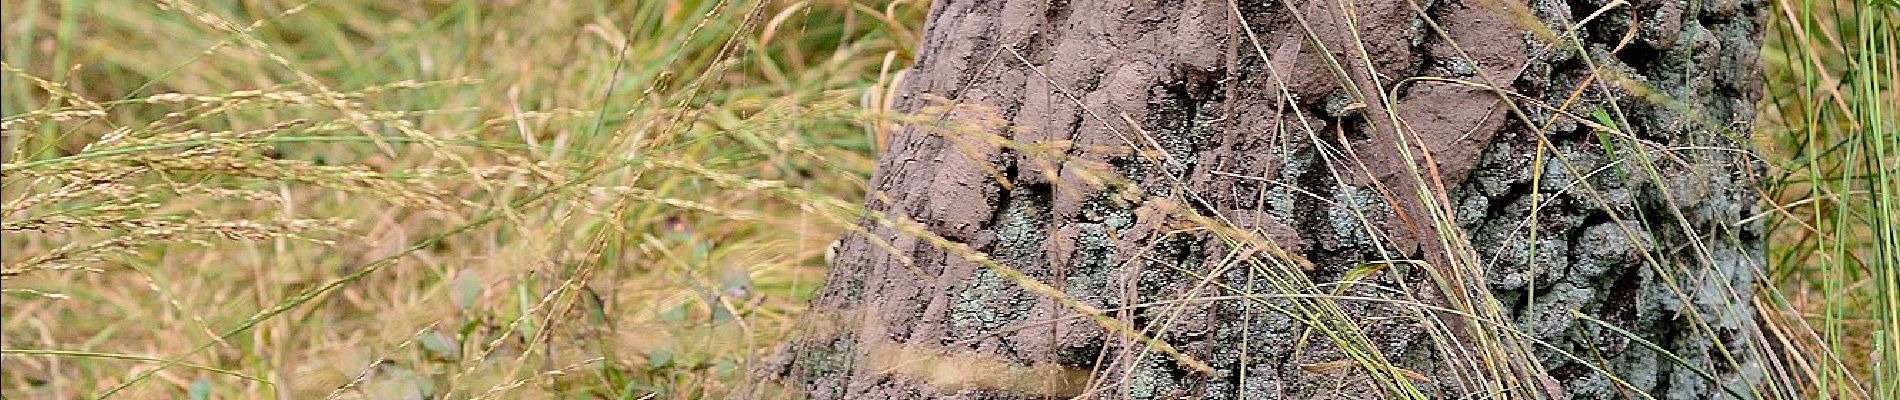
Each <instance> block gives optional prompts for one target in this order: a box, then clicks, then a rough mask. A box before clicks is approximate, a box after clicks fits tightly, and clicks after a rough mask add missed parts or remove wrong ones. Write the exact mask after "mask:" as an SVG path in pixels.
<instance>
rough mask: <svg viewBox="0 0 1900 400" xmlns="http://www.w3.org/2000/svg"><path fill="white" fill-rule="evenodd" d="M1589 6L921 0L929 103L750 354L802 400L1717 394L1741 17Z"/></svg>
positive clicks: (1725, 330)
mask: <svg viewBox="0 0 1900 400" xmlns="http://www.w3.org/2000/svg"><path fill="white" fill-rule="evenodd" d="M1507 3H1509V4H1507ZM1603 3H1609V1H1606V0H1569V1H1556V0H1530V1H1528V4H1524V3H1517V2H1509V1H1483V0H1411V1H1383V0H1381V1H1357V0H1338V1H1331V0H1329V1H1298V2H1286V1H1265V2H1263V1H1258V0H1247V1H1239V0H1232V1H1223V0H1176V1H1159V2H1150V1H1130V0H1101V1H1087V2H1070V1H1063V0H1055V1H1044V0H999V1H977V0H938V1H937V2H936V3H935V4H934V5H933V6H932V9H931V12H930V17H929V18H930V20H929V23H928V28H927V30H926V34H925V37H924V43H923V44H922V47H921V49H922V50H921V51H920V55H919V57H918V59H917V63H916V66H915V68H914V70H912V71H911V73H910V74H909V78H908V80H907V81H906V82H905V83H904V85H905V86H904V87H903V89H902V92H901V96H902V97H901V98H900V99H899V100H898V107H899V109H900V110H901V111H905V112H911V113H921V114H922V115H926V116H930V117H927V118H923V119H921V120H918V121H913V122H912V123H909V124H907V125H905V126H904V128H903V129H901V130H900V131H899V132H897V134H896V135H895V136H893V138H892V142H891V144H890V145H889V146H888V148H887V149H885V151H884V153H882V154H881V156H880V157H879V164H878V168H877V172H876V173H875V175H874V176H873V177H872V178H871V182H870V188H871V191H872V193H871V194H870V195H869V196H867V199H866V206H867V207H868V210H869V212H871V213H872V214H874V215H876V216H878V217H874V218H867V219H866V220H865V222H864V225H863V227H864V228H865V231H864V232H863V233H861V234H852V235H848V236H847V237H846V238H845V239H843V240H842V241H841V242H840V244H839V247H837V249H836V250H837V253H836V254H837V257H836V259H835V261H834V266H833V267H834V268H833V270H832V271H831V273H830V275H829V277H828V278H827V280H826V283H825V286H824V289H823V290H822V291H821V293H820V294H819V295H818V298H817V299H815V300H814V301H813V303H812V305H813V310H814V311H813V313H812V316H811V317H809V318H808V319H807V320H806V322H805V324H806V326H807V327H808V328H809V329H808V330H807V331H806V332H803V333H802V334H801V335H800V336H799V337H798V338H796V339H795V340H794V341H793V342H791V343H790V344H788V345H787V350H786V351H785V352H784V354H783V355H782V359H781V360H779V361H778V362H776V363H774V364H773V365H772V367H770V368H769V369H770V370H769V371H763V372H762V373H763V374H765V375H767V376H769V377H770V378H773V379H774V380H775V381H777V382H778V383H779V387H780V388H781V389H785V390H788V391H790V392H795V393H799V394H802V395H804V396H806V397H807V398H811V399H846V398H849V399H895V398H939V397H943V398H1045V397H1056V398H1069V397H1076V396H1082V397H1089V398H1136V399H1153V398H1248V399H1274V398H1292V399H1321V398H1328V399H1331V398H1341V399H1345V398H1435V399H1467V398H1511V399H1531V398H1552V399H1554V398H1569V399H1611V398H1642V397H1641V396H1639V395H1637V394H1636V393H1635V392H1644V393H1647V394H1649V395H1651V396H1653V397H1655V398H1659V399H1703V398H1718V397H1727V396H1730V395H1732V394H1740V395H1743V396H1750V394H1751V391H1752V390H1755V386H1756V385H1755V383H1758V382H1760V381H1761V380H1762V379H1764V377H1763V375H1764V374H1765V372H1764V371H1765V370H1766V369H1765V368H1764V367H1763V363H1764V362H1766V361H1764V360H1765V358H1764V357H1768V356H1767V355H1765V354H1763V352H1761V351H1760V348H1759V346H1755V343H1758V341H1759V338H1760V336H1761V333H1760V331H1759V329H1757V328H1756V327H1755V324H1754V321H1755V319H1754V318H1755V312H1754V309H1753V308H1752V306H1751V305H1750V304H1751V302H1750V299H1751V298H1752V291H1753V287H1754V282H1755V276H1756V275H1755V271H1758V270H1759V269H1760V268H1761V266H1762V259H1763V252H1762V248H1761V241H1762V232H1761V227H1760V225H1759V224H1758V223H1755V222H1753V221H1755V220H1754V219H1751V218H1749V217H1750V216H1753V215H1755V214H1756V213H1757V212H1758V210H1757V207H1756V205H1755V204H1756V202H1755V199H1756V196H1755V195H1754V194H1752V193H1753V192H1752V191H1751V190H1750V189H1749V186H1748V185H1749V182H1750V178H1751V177H1752V176H1753V172H1754V171H1755V170H1756V167H1755V166H1754V165H1753V164H1752V161H1750V160H1751V158H1749V157H1747V156H1746V154H1745V153H1744V152H1739V151H1734V149H1736V148H1737V147H1739V146H1741V145H1742V144H1743V142H1745V141H1744V140H1740V139H1738V138H1743V137H1745V135H1746V134H1747V132H1749V129H1750V124H1751V123H1752V120H1753V118H1754V108H1753V107H1754V102H1755V100H1756V99H1757V97H1758V96H1759V91H1760V90H1759V88H1758V85H1759V78H1758V77H1757V76H1758V72H1759V67H1758V65H1757V63H1758V60H1757V59H1758V52H1757V49H1758V46H1757V43H1758V42H1757V41H1758V35H1759V31H1760V29H1761V26H1762V20H1761V18H1760V17H1761V10H1760V8H1761V6H1763V5H1762V4H1760V2H1759V1H1758V0H1710V1H1700V2H1683V1H1666V0H1651V1H1641V0H1639V1H1635V2H1634V3H1637V4H1619V5H1618V6H1616V7H1612V8H1608V9H1606V10H1602V12H1599V10H1600V9H1603V8H1604V7H1605V6H1606V4H1603ZM1580 21H1581V27H1580V28H1579V29H1575V30H1574V31H1573V30H1571V29H1570V27H1572V26H1573V25H1578V24H1579V23H1580ZM1593 71H1594V73H1593ZM988 136H995V137H1000V138H1006V139H1008V141H1007V142H1005V141H998V140H984V138H985V137H988ZM893 221H896V222H893ZM912 222H914V223H912ZM945 244H949V245H948V246H945ZM966 246H967V247H966ZM966 250H969V251H966ZM1090 314H1098V315H1101V316H1105V317H1106V318H1094V319H1092V318H1088V317H1089V315H1090ZM1150 339H1152V341H1151V340H1150ZM1174 353H1178V355H1177V354H1174ZM1612 375H1614V377H1615V378H1614V379H1613V378H1611V376H1612Z"/></svg>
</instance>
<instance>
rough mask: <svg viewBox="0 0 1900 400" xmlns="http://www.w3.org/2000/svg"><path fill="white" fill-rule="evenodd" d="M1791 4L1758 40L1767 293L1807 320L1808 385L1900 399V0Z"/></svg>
mask: <svg viewBox="0 0 1900 400" xmlns="http://www.w3.org/2000/svg"><path fill="white" fill-rule="evenodd" d="M1791 3H1792V4H1787V6H1784V7H1782V8H1778V9H1777V11H1778V13H1777V14H1776V15H1775V18H1774V19H1773V24H1774V29H1773V31H1772V32H1771V33H1770V35H1769V36H1768V38H1767V42H1768V43H1767V46H1766V50H1765V51H1764V52H1763V58H1764V62H1765V63H1766V64H1767V66H1768V67H1769V98H1768V99H1767V100H1766V101H1765V104H1764V107H1763V109H1764V111H1766V112H1767V122H1768V123H1767V124H1765V125H1764V127H1763V129H1761V131H1760V132H1758V141H1759V142H1760V143H1762V144H1763V148H1764V149H1763V151H1762V154H1763V155H1764V156H1765V157H1767V158H1769V160H1770V161H1771V162H1772V163H1774V165H1775V166H1776V168H1775V169H1774V170H1773V171H1772V173H1773V175H1772V176H1771V177H1770V181H1769V182H1768V184H1767V185H1766V186H1767V187H1766V196H1767V197H1769V198H1770V201H1772V202H1773V203H1775V204H1777V205H1778V207H1777V208H1778V209H1777V210H1776V211H1777V212H1776V213H1775V214H1773V215H1772V216H1770V219H1769V221H1770V224H1771V227H1772V229H1774V231H1775V232H1776V233H1777V234H1776V235H1775V236H1774V237H1773V238H1772V239H1771V240H1772V242H1771V246H1770V255H1769V257H1770V260H1769V261H1770V264H1771V265H1772V266H1773V269H1772V270H1771V271H1770V273H1771V274H1772V278H1773V280H1774V283H1775V284H1776V286H1777V287H1779V288H1780V289H1781V291H1782V295H1781V296H1779V297H1777V298H1773V299H1767V300H1768V301H1769V302H1770V303H1782V304H1789V305H1791V306H1792V309H1793V310H1795V311H1797V312H1799V313H1800V314H1801V318H1799V319H1797V321H1805V322H1806V323H1807V324H1808V325H1806V326H1791V327H1789V329H1790V330H1791V331H1794V332H1801V331H1802V330H1804V329H1805V328H1809V327H1811V328H1812V329H1813V331H1814V332H1815V335H1812V336H1810V335H1798V337H1796V338H1795V339H1794V341H1795V342H1796V343H1799V344H1798V345H1797V346H1798V347H1800V348H1802V349H1804V350H1809V351H1810V352H1809V354H1816V355H1818V356H1816V357H1813V358H1812V359H1811V360H1808V361H1809V362H1810V363H1812V364H1811V365H1808V366H1806V367H1808V368H1809V369H1808V370H1807V374H1808V375H1809V376H1807V378H1808V379H1810V380H1812V381H1813V383H1814V384H1815V386H1816V387H1817V391H1815V392H1813V394H1814V395H1815V398H1876V399H1879V398H1900V301H1897V300H1900V240H1896V233H1895V232H1900V174H1897V173H1896V172H1895V171H1896V165H1900V153H1896V152H1895V151H1894V150H1895V149H1896V146H1900V130H1896V129H1897V128H1900V110H1896V108H1897V107H1900V106H1896V104H1900V66H1897V65H1896V63H1897V62H1900V61H1896V60H1900V5H1895V4H1893V3H1892V2H1884V3H1883V2H1865V1H1863V2H1821V1H1816V2H1791ZM1796 325H1798V324H1796ZM1837 366H1838V368H1837Z"/></svg>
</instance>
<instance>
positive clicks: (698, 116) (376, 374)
mask: <svg viewBox="0 0 1900 400" xmlns="http://www.w3.org/2000/svg"><path fill="white" fill-rule="evenodd" d="M882 6H883V5H882V4H879V7H870V6H866V5H861V4H855V3H852V2H849V1H806V2H765V4H761V3H760V2H749V1H724V2H721V1H678V2H643V1H637V2H608V3H602V4H585V3H582V2H574V3H567V2H555V3H541V2H488V1H432V2H406V1H403V2H398V1H387V2H375V1H359V2H347V3H344V2H307V1H305V2H300V1H241V2H240V1H202V0H197V1H190V0H179V1H163V2H158V3H157V4H151V3H145V2H90V1H61V2H53V1H16V0H7V1H6V2H5V4H4V5H0V7H4V8H5V10H6V16H5V22H6V23H5V28H4V29H5V39H4V40H5V42H6V52H5V62H6V64H5V69H6V73H5V78H4V79H5V81H4V86H5V88H4V99H5V109H4V118H5V120H4V124H5V130H6V134H5V139H6V142H5V149H4V151H5V153H6V155H5V167H4V168H5V170H4V173H5V177H4V184H5V186H4V188H5V195H4V196H3V198H0V204H3V205H4V209H0V213H4V214H5V220H4V221H5V223H4V230H5V234H6V240H5V243H4V251H5V256H4V257H3V258H0V265H4V268H5V270H4V274H5V275H6V281H5V282H6V288H5V294H4V295H5V296H6V301H5V304H4V308H3V311H4V314H5V315H6V318H5V322H4V339H3V340H0V348H4V349H6V351H7V352H8V354H6V356H5V358H4V363H5V365H4V371H5V373H4V376H0V387H4V388H5V390H6V397H8V398H15V397H18V398H74V397H82V396H85V397H91V396H99V395H105V394H114V395H118V396H127V397H131V398H181V397H191V398H234V397H235V398H261V397H280V398H324V397H330V398H359V397H365V396H367V397H371V398H395V397H403V396H406V395H410V394H425V393H426V394H438V395H439V394H453V395H455V396H458V397H476V398H484V397H485V398H521V397H542V396H546V395H549V394H551V393H592V394H594V395H598V396H602V397H605V398H642V397H643V396H652V397H657V398H701V397H707V396H714V395H716V394H717V393H719V392H721V391H722V390H725V389H728V388H727V387H726V386H725V385H724V384H723V382H728V381H731V380H733V378H734V377H736V376H738V375H737V374H739V373H742V372H743V370H745V369H746V367H747V366H748V365H749V364H750V363H753V362H756V361H757V360H755V359H754V358H755V356H757V355H760V354H763V351H764V350H765V348H766V346H767V345H769V344H771V343H773V342H774V341H775V339H776V338H778V337H779V336H780V335H782V334H783V333H784V332H785V331H786V328H787V327H788V326H789V322H790V321H791V318H792V316H793V315H796V314H797V313H798V312H799V309H800V308H801V307H802V306H803V299H804V298H805V296H806V295H807V293H808V292H810V291H811V290H813V289H814V288H815V287H816V285H817V284H818V283H819V280H820V274H821V273H822V269H821V268H822V256H823V254H824V250H825V249H826V247H827V245H828V244H829V243H830V241H831V239H832V238H833V237H834V236H835V235H836V234H837V232H839V231H840V230H841V227H840V226H839V221H840V220H839V219H838V218H836V217H835V216H833V215H832V214H828V213H827V209H823V208H814V207H809V205H810V204H801V201H800V200H797V199H788V198H786V197H783V196H774V195H772V194H771V193H768V192H766V191H759V190H750V191H748V190H742V189H744V188H734V187H726V186H730V185H735V184H737V185H750V186H756V187H790V188H798V189H801V190H803V192H804V193H809V194H810V195H811V196H814V198H839V199H845V201H844V202H845V203H856V202H857V199H859V198H861V190H862V188H861V187H860V185H861V182H862V180H863V176H864V175H865V174H867V173H868V172H869V171H868V170H869V166H870V160H869V158H868V154H869V153H870V151H869V150H870V148H871V146H872V144H871V143H872V141H873V140H874V139H873V135H870V134H867V132H868V131H867V130H866V129H865V128H864V126H867V125H868V124H865V123H861V120H863V118H864V115H863V113H862V112H861V111H858V107H857V105H858V104H857V103H858V102H859V101H860V99H861V98H863V97H864V96H862V94H863V93H867V92H880V93H881V92H882V91H883V90H884V89H885V88H884V87H881V86H879V85H880V80H879V79H880V73H883V74H889V73H892V72H894V70H895V69H897V68H898V67H897V66H901V65H903V64H904V63H907V62H908V61H907V60H908V57H909V49H908V48H909V47H908V46H910V45H911V44H912V43H913V42H914V35H915V33H914V32H912V31H913V30H915V29H916V27H915V26H906V25H903V24H906V23H915V22H916V21H918V20H919V18H918V15H919V14H920V13H921V10H920V9H919V8H920V6H919V5H916V4H910V5H903V4H897V5H891V6H890V7H882ZM886 13H892V14H893V15H886ZM812 202H816V200H813V201H812ZM735 314H737V315H743V316H745V318H742V319H735V318H731V316H732V315H735Z"/></svg>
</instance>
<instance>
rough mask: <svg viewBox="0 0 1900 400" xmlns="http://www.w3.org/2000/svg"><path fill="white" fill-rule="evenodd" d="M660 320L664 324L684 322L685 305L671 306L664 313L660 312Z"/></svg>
mask: <svg viewBox="0 0 1900 400" xmlns="http://www.w3.org/2000/svg"><path fill="white" fill-rule="evenodd" d="M660 320H662V321H666V322H680V321H685V320H686V304H679V305H675V306H673V308H668V309H666V311H662V312H660Z"/></svg>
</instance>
